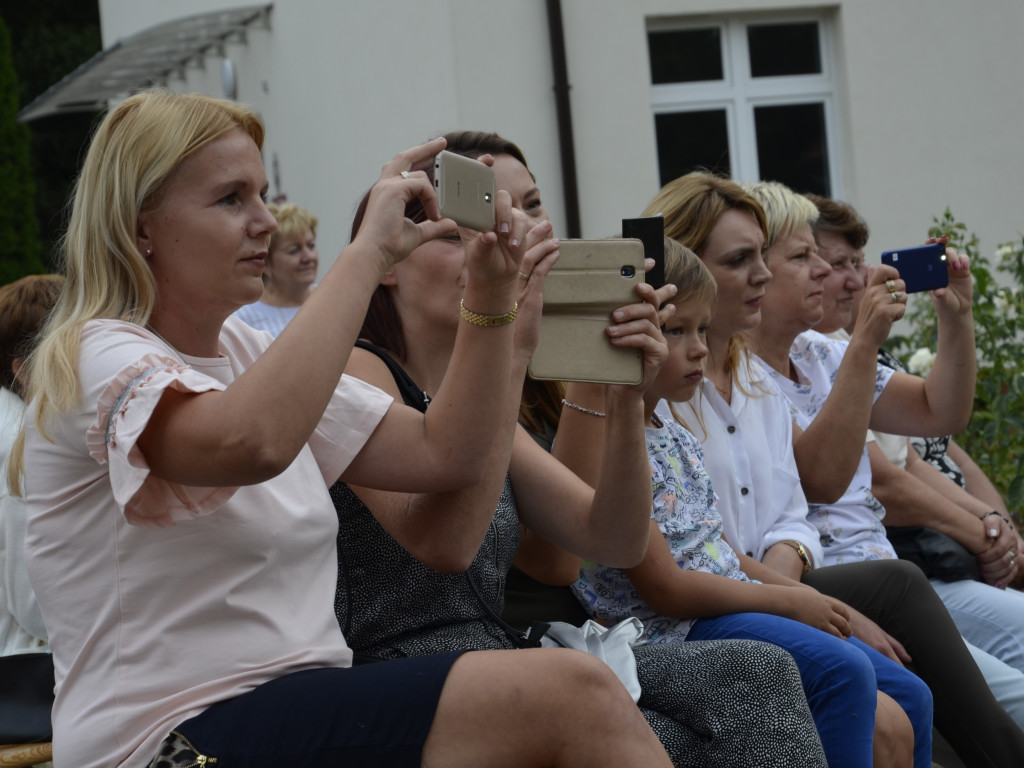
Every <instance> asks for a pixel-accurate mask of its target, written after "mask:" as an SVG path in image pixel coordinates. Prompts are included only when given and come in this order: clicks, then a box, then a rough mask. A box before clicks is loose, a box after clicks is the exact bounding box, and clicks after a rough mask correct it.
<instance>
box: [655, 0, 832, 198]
mask: <svg viewBox="0 0 1024 768" xmlns="http://www.w3.org/2000/svg"><path fill="white" fill-rule="evenodd" d="M808 21H813V22H816V23H817V24H818V30H819V32H818V34H819V44H820V54H821V73H820V74H816V75H793V76H785V77H758V78H753V77H751V76H750V56H749V50H748V48H747V26H748V25H751V24H753V25H759V24H785V23H798V22H808ZM833 26H834V25H833V21H832V18H831V16H830V15H828V14H826V13H814V12H810V13H808V12H798V13H777V14H775V13H773V14H770V15H766V14H756V15H753V14H750V15H735V16H734V15H730V16H719V17H707V16H702V17H699V18H696V17H691V18H687V19H649V20H648V24H647V31H648V32H667V31H673V30H684V29H707V28H708V27H718V29H719V30H720V35H721V41H722V79H721V80H718V81H704V82H695V83H665V84H661V85H652V86H651V110H652V112H653V114H655V115H661V114H678V113H680V112H699V111H703V110H711V109H721V110H724V111H725V115H726V126H727V129H726V130H727V133H728V142H729V157H730V164H731V174H732V178H733V179H735V180H737V181H758V180H759V179H760V173H759V170H758V156H757V136H756V133H755V129H754V109H755V108H756V107H761V106H785V105H787V104H807V103H821V104H823V105H824V117H825V140H826V142H827V144H828V153H827V164H828V172H829V181H830V183H831V190H830V192H831V195H832V197H836V198H842V196H843V194H844V193H843V181H842V173H841V170H840V160H839V158H840V152H839V147H840V140H841V136H840V130H839V117H838V112H837V107H836V102H837V98H836V75H835V71H836V65H835V46H834V44H833V31H834V29H833Z"/></svg>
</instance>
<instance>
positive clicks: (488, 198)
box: [484, 192, 491, 203]
mask: <svg viewBox="0 0 1024 768" xmlns="http://www.w3.org/2000/svg"><path fill="white" fill-rule="evenodd" d="M484 202H485V203H489V202H491V193H490V192H484Z"/></svg>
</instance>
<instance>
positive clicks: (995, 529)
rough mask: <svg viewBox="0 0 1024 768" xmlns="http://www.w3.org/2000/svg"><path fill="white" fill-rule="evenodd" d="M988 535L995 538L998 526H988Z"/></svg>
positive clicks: (997, 533)
mask: <svg viewBox="0 0 1024 768" xmlns="http://www.w3.org/2000/svg"><path fill="white" fill-rule="evenodd" d="M988 535H989V536H991V537H992V538H995V537H996V536H998V535H999V529H998V528H989V529H988Z"/></svg>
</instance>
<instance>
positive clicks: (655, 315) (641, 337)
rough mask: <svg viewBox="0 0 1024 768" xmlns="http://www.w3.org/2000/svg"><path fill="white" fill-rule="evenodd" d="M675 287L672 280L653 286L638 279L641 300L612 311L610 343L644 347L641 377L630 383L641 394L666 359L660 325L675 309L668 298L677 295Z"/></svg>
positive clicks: (666, 347)
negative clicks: (666, 283)
mask: <svg viewBox="0 0 1024 768" xmlns="http://www.w3.org/2000/svg"><path fill="white" fill-rule="evenodd" d="M676 290H677V289H676V286H675V285H672V284H668V285H663V286H662V287H661V288H658V289H657V290H655V289H654V288H652V287H651V286H650V285H648V284H647V283H640V284H638V285H637V287H636V292H637V294H638V295H639V296H640V298H641V299H642V301H640V302H637V303H636V304H630V305H628V306H625V307H620V308H619V309H617V310H615V311H614V312H613V313H612V320H613V322H614V325H611V326H609V327H608V336H609V338H610V339H611V342H612V344H613V345H615V346H616V347H625V348H632V349H640V350H642V351H643V377H642V379H641V381H640V383H639V384H637V385H635V386H634V387H630V388H631V389H634V390H635V391H637V392H640V393H641V394H642V393H644V392H646V391H647V388H648V387H649V386H650V385H651V383H652V382H653V381H654V379H655V377H656V376H657V375H658V370H659V369H660V368H661V366H662V365H663V364H664V363H665V361H666V360H668V344H667V343H666V342H665V336H664V335H663V334H662V332H661V327H662V326H663V325H664V324H665V321H666V320H667V319H668V318H669V317H671V316H672V314H673V313H674V312H675V309H676V308H675V305H674V304H671V303H669V301H670V300H671V299H672V297H673V296H675V295H676ZM662 305H664V306H662Z"/></svg>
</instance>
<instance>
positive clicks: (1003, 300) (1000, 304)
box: [992, 291, 1010, 315]
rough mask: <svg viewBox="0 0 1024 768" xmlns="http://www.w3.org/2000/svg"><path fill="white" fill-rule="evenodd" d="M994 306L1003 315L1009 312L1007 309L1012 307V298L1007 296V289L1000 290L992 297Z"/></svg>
mask: <svg viewBox="0 0 1024 768" xmlns="http://www.w3.org/2000/svg"><path fill="white" fill-rule="evenodd" d="M992 306H994V307H995V309H996V312H998V313H999V314H1001V315H1005V314H1006V313H1007V310H1009V308H1010V300H1009V298H1007V296H1006V291H1000V292H999V293H997V294H996V295H995V296H993V297H992Z"/></svg>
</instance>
